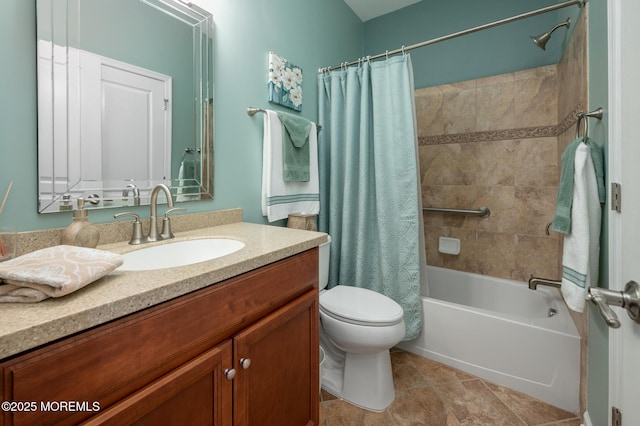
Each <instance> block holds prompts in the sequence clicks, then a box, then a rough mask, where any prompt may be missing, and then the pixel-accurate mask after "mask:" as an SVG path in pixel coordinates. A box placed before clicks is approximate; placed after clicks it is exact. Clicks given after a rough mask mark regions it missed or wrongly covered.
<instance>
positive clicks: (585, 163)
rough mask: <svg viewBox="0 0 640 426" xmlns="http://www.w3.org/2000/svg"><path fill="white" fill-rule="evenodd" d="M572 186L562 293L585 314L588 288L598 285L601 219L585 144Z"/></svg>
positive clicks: (577, 153) (564, 253) (582, 145)
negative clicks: (569, 226) (569, 224)
mask: <svg viewBox="0 0 640 426" xmlns="http://www.w3.org/2000/svg"><path fill="white" fill-rule="evenodd" d="M591 143H595V142H591ZM573 185H574V187H573V202H572V205H571V233H570V234H568V235H565V236H564V246H563V253H562V286H561V291H562V296H563V297H564V300H565V302H566V303H567V306H569V308H570V309H572V310H574V311H577V312H582V311H583V310H584V303H585V299H586V296H587V289H588V288H589V286H591V285H597V283H598V261H599V254H600V220H601V216H602V210H601V207H600V201H599V198H598V184H597V181H596V174H595V171H594V167H593V161H592V160H591V152H590V149H589V147H588V146H587V145H585V144H584V143H581V144H580V146H579V147H578V148H577V150H576V154H575V168H574V182H573Z"/></svg>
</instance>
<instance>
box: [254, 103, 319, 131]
mask: <svg viewBox="0 0 640 426" xmlns="http://www.w3.org/2000/svg"><path fill="white" fill-rule="evenodd" d="M259 112H267V110H266V109H262V108H257V107H248V108H247V115H248V116H249V117H253V116H254V115H256V114H257V113H259ZM316 128H317V129H318V131H320V130H321V129H322V126H321V125H319V124H316Z"/></svg>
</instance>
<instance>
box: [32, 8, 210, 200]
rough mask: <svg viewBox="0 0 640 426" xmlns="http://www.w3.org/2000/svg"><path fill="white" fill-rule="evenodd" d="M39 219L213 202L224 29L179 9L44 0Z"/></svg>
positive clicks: (195, 11) (200, 13) (204, 15)
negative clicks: (218, 55) (216, 78)
mask: <svg viewBox="0 0 640 426" xmlns="http://www.w3.org/2000/svg"><path fill="white" fill-rule="evenodd" d="M37 36H38V193H39V203H38V212H40V213H50V212H58V211H65V210H71V209H73V208H75V205H76V199H77V198H78V197H83V198H85V199H88V198H91V199H93V200H94V203H95V204H93V203H92V204H91V205H90V208H104V207H122V206H135V205H144V204H148V203H149V196H150V192H151V189H152V188H153V186H155V185H156V184H158V183H164V184H166V185H168V186H170V187H171V188H172V193H173V194H174V196H175V200H176V201H178V202H180V201H190V200H202V199H210V198H212V197H213V105H214V102H213V70H212V61H213V40H212V36H213V19H212V16H211V14H209V13H208V12H206V11H204V10H202V9H200V8H199V7H197V6H195V5H191V4H185V3H183V2H181V1H178V0H37Z"/></svg>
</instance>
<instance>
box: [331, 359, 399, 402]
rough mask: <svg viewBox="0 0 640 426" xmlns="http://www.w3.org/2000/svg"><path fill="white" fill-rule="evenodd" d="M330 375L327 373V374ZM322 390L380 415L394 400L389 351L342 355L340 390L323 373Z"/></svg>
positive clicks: (335, 383) (333, 381)
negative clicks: (342, 365)
mask: <svg viewBox="0 0 640 426" xmlns="http://www.w3.org/2000/svg"><path fill="white" fill-rule="evenodd" d="M327 373H329V372H327ZM322 376H323V377H322V388H323V389H325V390H326V391H327V392H330V393H332V394H333V395H335V396H337V397H339V398H342V399H344V400H345V401H347V402H350V403H351V404H353V405H357V406H358V407H361V408H364V409H366V410H370V411H376V412H382V411H384V410H385V409H386V408H387V407H388V406H389V405H390V404H391V403H392V402H393V400H394V399H395V396H396V393H395V389H394V386H393V374H392V372H391V357H390V355H389V351H388V350H386V351H382V352H378V353H375V354H349V353H347V354H345V358H344V370H343V377H342V387H341V388H340V389H337V388H336V385H337V381H336V380H331V378H330V377H327V375H325V372H324V371H323V374H322Z"/></svg>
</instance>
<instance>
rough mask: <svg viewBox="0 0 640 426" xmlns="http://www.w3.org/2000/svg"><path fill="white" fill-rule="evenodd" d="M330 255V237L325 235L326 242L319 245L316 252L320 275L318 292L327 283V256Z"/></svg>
mask: <svg viewBox="0 0 640 426" xmlns="http://www.w3.org/2000/svg"><path fill="white" fill-rule="evenodd" d="M330 254H331V236H330V235H327V242H326V243H322V244H320V247H319V250H318V267H319V275H320V277H319V278H320V290H322V289H325V288H326V287H327V284H328V283H329V255H330Z"/></svg>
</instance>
